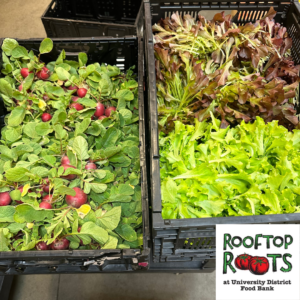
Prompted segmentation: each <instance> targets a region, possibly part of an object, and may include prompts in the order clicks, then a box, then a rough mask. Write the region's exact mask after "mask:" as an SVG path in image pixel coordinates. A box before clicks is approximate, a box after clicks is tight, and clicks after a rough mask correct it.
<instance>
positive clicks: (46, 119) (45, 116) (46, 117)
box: [42, 113, 52, 122]
mask: <svg viewBox="0 0 300 300" xmlns="http://www.w3.org/2000/svg"><path fill="white" fill-rule="evenodd" d="M51 119H52V116H51V115H50V114H48V113H43V114H42V121H43V122H49V121H50V120H51Z"/></svg>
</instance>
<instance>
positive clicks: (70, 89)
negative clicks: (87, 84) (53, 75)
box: [67, 85, 78, 91]
mask: <svg viewBox="0 0 300 300" xmlns="http://www.w3.org/2000/svg"><path fill="white" fill-rule="evenodd" d="M67 89H68V90H69V91H74V90H78V87H77V86H76V85H75V86H72V85H70V86H69V87H68V88H67Z"/></svg>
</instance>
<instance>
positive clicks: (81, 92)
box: [77, 88, 87, 98]
mask: <svg viewBox="0 0 300 300" xmlns="http://www.w3.org/2000/svg"><path fill="white" fill-rule="evenodd" d="M86 93H87V89H85V88H80V89H78V90H77V96H78V97H80V98H83V97H85V95H86Z"/></svg>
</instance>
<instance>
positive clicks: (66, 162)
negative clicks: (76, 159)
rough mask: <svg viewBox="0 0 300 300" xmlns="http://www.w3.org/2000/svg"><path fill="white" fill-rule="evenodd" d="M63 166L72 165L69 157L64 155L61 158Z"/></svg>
mask: <svg viewBox="0 0 300 300" xmlns="http://www.w3.org/2000/svg"><path fill="white" fill-rule="evenodd" d="M60 162H61V164H62V165H69V164H70V160H69V157H68V156H67V155H64V156H63V157H62V158H61V161H60Z"/></svg>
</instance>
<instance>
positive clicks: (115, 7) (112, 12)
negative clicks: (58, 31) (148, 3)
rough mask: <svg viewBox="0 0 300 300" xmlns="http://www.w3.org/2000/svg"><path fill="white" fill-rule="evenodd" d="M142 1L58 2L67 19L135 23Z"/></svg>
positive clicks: (92, 0)
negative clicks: (71, 17)
mask: <svg viewBox="0 0 300 300" xmlns="http://www.w3.org/2000/svg"><path fill="white" fill-rule="evenodd" d="M141 3H142V1H141V0H58V4H59V6H60V7H61V10H62V12H63V13H65V14H66V17H68V16H73V17H76V18H93V19H96V20H106V21H110V20H112V21H124V22H134V21H135V19H136V16H137V14H138V11H139V8H140V6H141Z"/></svg>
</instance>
